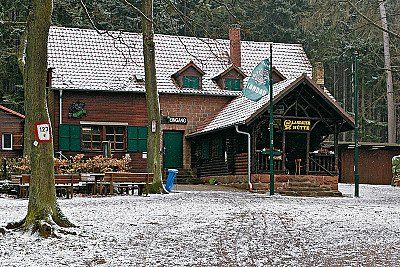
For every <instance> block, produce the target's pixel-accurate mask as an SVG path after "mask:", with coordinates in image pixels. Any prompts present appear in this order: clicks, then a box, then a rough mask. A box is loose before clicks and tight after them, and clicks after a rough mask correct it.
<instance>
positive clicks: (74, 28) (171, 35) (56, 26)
mask: <svg viewBox="0 0 400 267" xmlns="http://www.w3.org/2000/svg"><path fill="white" fill-rule="evenodd" d="M50 28H59V29H67V30H68V29H70V30H82V31H93V32H97V31H96V30H95V29H93V28H82V27H75V26H72V27H66V26H58V25H52V26H51V27H50ZM99 31H100V32H101V31H107V32H110V33H125V34H135V35H142V34H143V33H141V32H132V31H127V30H99ZM154 36H161V37H175V38H189V39H192V38H195V39H203V40H213V41H224V42H226V41H229V39H228V38H226V39H225V38H211V37H200V36H188V35H173V34H165V33H155V34H154ZM241 42H242V43H255V44H271V43H272V44H273V45H274V44H275V45H285V46H301V47H303V45H302V44H301V43H282V42H271V41H255V40H241Z"/></svg>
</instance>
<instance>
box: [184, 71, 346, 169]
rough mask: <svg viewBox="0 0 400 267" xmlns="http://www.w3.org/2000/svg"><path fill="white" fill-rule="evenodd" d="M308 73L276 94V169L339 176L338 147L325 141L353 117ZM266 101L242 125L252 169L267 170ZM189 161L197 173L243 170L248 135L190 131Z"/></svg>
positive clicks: (229, 132) (267, 132) (244, 167)
mask: <svg viewBox="0 0 400 267" xmlns="http://www.w3.org/2000/svg"><path fill="white" fill-rule="evenodd" d="M321 91H322V90H321V89H320V88H318V86H317V85H315V84H314V83H313V82H312V81H311V80H309V79H308V78H303V79H298V81H297V82H295V83H293V84H292V85H291V86H290V87H289V88H287V89H285V90H284V91H282V92H281V93H280V94H278V96H277V97H276V100H275V99H274V100H275V101H276V102H275V103H274V106H275V113H274V118H275V120H274V150H275V156H274V169H275V172H276V173H278V174H289V175H311V176H315V175H321V176H335V177H336V176H337V175H338V173H339V165H338V162H339V158H338V156H339V153H338V145H337V143H336V146H335V147H336V149H333V151H336V153H333V152H332V151H329V150H328V149H326V148H325V147H323V141H324V140H325V139H326V138H327V137H328V136H334V138H335V139H336V140H338V139H337V138H338V134H339V133H340V132H343V131H347V130H350V129H352V127H353V121H352V119H351V118H350V117H349V116H348V115H347V114H346V113H344V111H342V110H341V109H339V108H338V105H337V104H336V103H334V102H332V101H331V100H330V99H327V97H324V96H323V95H322V92H321ZM268 118H269V114H268V106H265V107H262V108H261V109H260V110H259V111H258V112H255V113H254V115H253V116H251V117H250V119H249V120H248V121H249V122H248V124H246V125H240V129H241V131H244V132H248V133H250V134H251V173H253V174H263V173H268V172H269V130H268ZM191 140H192V162H193V164H192V165H193V167H195V168H196V170H197V174H198V175H199V176H200V177H203V176H205V177H208V176H211V175H214V176H218V175H221V176H226V175H243V174H246V171H247V164H244V163H245V162H246V163H247V137H246V136H245V135H243V134H239V133H237V132H236V130H235V128H233V127H231V128H230V129H225V130H220V131H218V130H216V131H213V132H210V133H206V134H200V135H195V136H191Z"/></svg>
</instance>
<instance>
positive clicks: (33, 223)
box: [7, 0, 73, 237]
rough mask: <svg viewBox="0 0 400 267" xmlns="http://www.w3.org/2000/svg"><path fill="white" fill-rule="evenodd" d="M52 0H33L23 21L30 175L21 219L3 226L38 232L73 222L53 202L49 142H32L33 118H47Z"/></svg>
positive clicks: (49, 233) (48, 232) (52, 230)
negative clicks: (27, 202) (48, 41)
mask: <svg viewBox="0 0 400 267" xmlns="http://www.w3.org/2000/svg"><path fill="white" fill-rule="evenodd" d="M52 10H53V2H52V0H33V1H32V6H31V10H30V12H29V16H28V22H27V28H26V31H27V46H26V64H25V67H24V84H25V113H26V117H25V125H26V127H25V132H24V135H26V136H29V138H28V139H26V140H30V142H29V143H28V144H25V146H26V147H29V151H30V155H29V156H30V161H31V169H32V174H31V179H30V184H29V204H28V212H27V215H26V217H25V219H23V220H22V221H21V222H18V223H11V224H9V225H8V226H7V228H9V229H12V228H22V229H24V230H27V231H28V230H31V231H32V232H39V234H40V235H41V236H44V237H49V236H53V235H55V230H56V226H57V225H58V226H61V227H70V226H73V224H72V223H71V222H69V221H68V219H66V218H65V216H64V215H63V214H62V212H61V211H60V209H59V206H58V204H57V199H56V193H55V186H54V157H53V143H52V142H47V143H37V142H35V143H33V140H35V136H34V130H33V129H34V127H35V123H37V122H50V120H49V114H48V110H47V103H46V77H47V39H48V34H49V28H50V22H51V14H52Z"/></svg>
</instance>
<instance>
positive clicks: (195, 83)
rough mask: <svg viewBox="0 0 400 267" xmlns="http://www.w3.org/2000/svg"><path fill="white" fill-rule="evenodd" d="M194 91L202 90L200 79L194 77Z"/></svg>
mask: <svg viewBox="0 0 400 267" xmlns="http://www.w3.org/2000/svg"><path fill="white" fill-rule="evenodd" d="M193 78H194V79H193V87H192V88H193V89H199V88H200V78H199V77H193Z"/></svg>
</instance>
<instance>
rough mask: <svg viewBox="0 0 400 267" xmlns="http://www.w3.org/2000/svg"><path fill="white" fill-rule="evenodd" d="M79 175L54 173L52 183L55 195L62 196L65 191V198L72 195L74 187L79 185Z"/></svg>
mask: <svg viewBox="0 0 400 267" xmlns="http://www.w3.org/2000/svg"><path fill="white" fill-rule="evenodd" d="M80 181H81V177H80V175H79V174H55V175H54V183H55V186H56V194H57V196H62V195H63V194H64V192H65V196H66V198H70V197H71V198H72V197H73V196H74V189H75V188H78V187H79V185H80Z"/></svg>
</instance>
